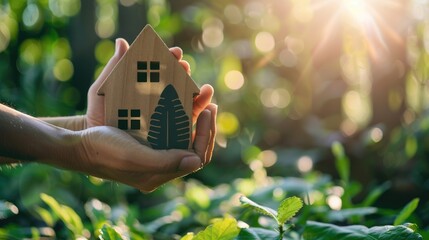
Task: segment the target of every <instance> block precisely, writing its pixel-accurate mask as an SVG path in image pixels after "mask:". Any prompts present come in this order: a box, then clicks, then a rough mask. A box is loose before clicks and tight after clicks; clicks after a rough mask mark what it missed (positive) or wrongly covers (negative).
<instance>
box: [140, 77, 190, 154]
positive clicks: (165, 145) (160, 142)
mask: <svg viewBox="0 0 429 240" xmlns="http://www.w3.org/2000/svg"><path fill="white" fill-rule="evenodd" d="M189 124H190V122H189V117H188V116H187V115H186V112H185V110H184V109H183V106H182V103H181V102H180V99H179V96H178V95H177V92H176V89H174V87H173V86H172V85H171V84H169V85H168V86H167V87H165V89H164V91H162V93H161V96H160V98H159V101H158V106H157V107H156V108H155V112H154V113H153V114H152V116H151V119H150V128H149V135H148V137H147V139H148V141H149V143H150V145H151V146H152V148H154V149H172V148H176V149H188V146H189V137H190V127H189Z"/></svg>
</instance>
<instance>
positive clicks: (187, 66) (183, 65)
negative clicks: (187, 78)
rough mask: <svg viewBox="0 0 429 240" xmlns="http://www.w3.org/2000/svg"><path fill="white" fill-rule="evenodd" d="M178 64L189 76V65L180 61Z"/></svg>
mask: <svg viewBox="0 0 429 240" xmlns="http://www.w3.org/2000/svg"><path fill="white" fill-rule="evenodd" d="M179 63H180V65H182V67H183V68H184V69H185V71H186V73H187V74H188V75H191V65H189V63H188V62H187V61H185V60H180V61H179Z"/></svg>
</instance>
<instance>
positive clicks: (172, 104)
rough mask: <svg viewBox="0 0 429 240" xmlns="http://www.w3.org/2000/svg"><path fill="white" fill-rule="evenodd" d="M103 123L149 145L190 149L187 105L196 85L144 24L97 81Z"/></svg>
mask: <svg viewBox="0 0 429 240" xmlns="http://www.w3.org/2000/svg"><path fill="white" fill-rule="evenodd" d="M97 94H98V95H104V101H105V118H106V119H105V124H106V125H107V126H113V127H117V128H119V129H122V130H125V131H127V132H128V133H130V134H131V135H132V136H134V137H136V138H137V139H140V140H143V141H147V142H148V143H149V145H150V146H151V147H152V148H154V149H172V148H178V149H191V148H192V141H191V131H192V104H193V98H194V97H195V96H196V95H198V94H199V88H198V87H197V85H196V84H195V82H194V81H193V80H192V78H191V77H190V76H189V75H188V74H187V73H186V71H185V70H184V68H183V66H182V65H181V64H180V63H179V62H178V60H177V59H176V58H175V57H174V56H173V54H172V53H171V52H170V51H169V49H168V47H167V46H166V45H165V43H164V42H163V41H162V40H161V38H160V37H159V36H158V34H157V33H156V32H155V31H154V29H153V28H152V27H151V26H150V25H146V26H145V27H144V28H143V30H142V31H141V33H140V34H139V35H138V36H137V38H136V39H135V41H134V42H133V43H132V44H131V46H130V48H129V49H128V51H127V52H126V53H125V55H124V56H123V57H122V59H121V60H120V61H119V62H118V63H117V65H116V66H115V67H114V69H113V71H112V72H111V73H110V75H109V76H108V77H107V79H106V80H105V81H104V83H103V84H102V85H101V86H100V88H99V89H98V92H97Z"/></svg>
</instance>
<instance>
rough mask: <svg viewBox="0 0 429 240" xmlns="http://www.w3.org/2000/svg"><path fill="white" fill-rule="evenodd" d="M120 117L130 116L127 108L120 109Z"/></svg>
mask: <svg viewBox="0 0 429 240" xmlns="http://www.w3.org/2000/svg"><path fill="white" fill-rule="evenodd" d="M118 117H128V110H127V109H118Z"/></svg>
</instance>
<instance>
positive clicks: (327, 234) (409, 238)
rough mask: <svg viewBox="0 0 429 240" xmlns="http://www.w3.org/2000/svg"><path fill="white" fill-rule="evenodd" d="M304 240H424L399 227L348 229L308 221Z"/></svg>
mask: <svg viewBox="0 0 429 240" xmlns="http://www.w3.org/2000/svg"><path fill="white" fill-rule="evenodd" d="M304 239H308V240H326V239H347V240H405V239H406V240H422V239H423V238H422V236H421V235H420V234H418V233H415V232H414V231H413V230H412V229H411V228H408V227H406V226H403V225H399V226H377V227H372V228H367V227H365V226H361V225H352V226H347V227H341V226H336V225H333V224H327V223H319V222H313V221H308V222H307V225H306V226H305V229H304Z"/></svg>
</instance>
